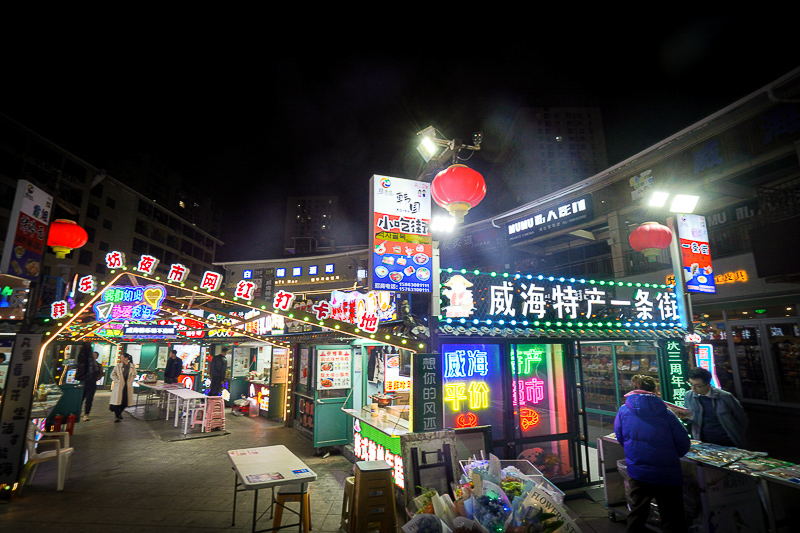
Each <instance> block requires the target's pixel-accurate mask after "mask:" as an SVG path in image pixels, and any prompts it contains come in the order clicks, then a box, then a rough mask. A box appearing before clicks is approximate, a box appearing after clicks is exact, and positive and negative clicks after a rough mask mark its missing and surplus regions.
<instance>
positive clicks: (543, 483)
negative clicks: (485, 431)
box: [459, 459, 564, 505]
mask: <svg viewBox="0 0 800 533" xmlns="http://www.w3.org/2000/svg"><path fill="white" fill-rule="evenodd" d="M459 463H460V465H461V470H463V471H464V474H466V475H467V477H469V475H470V472H471V471H472V469H473V468H474V467H476V466H480V467H484V468H485V467H487V466H488V465H489V460H488V459H483V460H477V461H473V460H470V461H459ZM509 466H513V467H515V468H516V469H517V470H519V471H520V472H522V474H523V475H524V476H525V478H526V479H527V480H529V481H533V483H534V484H535V485H536V486H537V487H539V488H541V489H542V490H543V491H544V492H546V493H547V494H549V495H550V497H551V498H553V499H554V500H555V501H556V502H558V504H559V505H563V504H564V493H563V492H562V491H561V489H559V488H558V487H556V486H555V485H553V483H551V482H550V480H549V479H547V478H546V477H544V475H543V474H542V472H541V471H540V470H539V469H538V468H536V467H535V466H533V463H531V462H530V461H527V460H525V459H517V460H513V459H509V460H502V459H501V460H500V469H501V470H505V469H506V468H507V467H509Z"/></svg>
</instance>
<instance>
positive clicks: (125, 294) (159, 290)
mask: <svg viewBox="0 0 800 533" xmlns="http://www.w3.org/2000/svg"><path fill="white" fill-rule="evenodd" d="M166 297H167V291H166V289H165V288H164V286H163V285H147V286H144V287H138V286H117V287H109V288H108V289H106V290H105V291H104V292H103V297H102V298H101V299H100V301H98V302H96V303H95V304H94V311H95V315H96V316H97V320H98V321H100V322H107V321H109V320H140V321H148V320H153V319H154V318H155V317H156V314H157V313H158V312H159V310H160V309H161V304H162V303H163V302H164V299H165V298H166Z"/></svg>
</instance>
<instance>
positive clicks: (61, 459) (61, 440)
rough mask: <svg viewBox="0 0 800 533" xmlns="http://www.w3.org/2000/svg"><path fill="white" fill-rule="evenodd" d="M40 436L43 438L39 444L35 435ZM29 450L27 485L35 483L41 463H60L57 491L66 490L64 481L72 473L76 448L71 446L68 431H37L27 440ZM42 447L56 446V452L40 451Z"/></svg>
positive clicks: (24, 474)
mask: <svg viewBox="0 0 800 533" xmlns="http://www.w3.org/2000/svg"><path fill="white" fill-rule="evenodd" d="M36 434H39V435H41V436H42V438H41V439H40V440H39V441H38V442H37V441H36V438H35V435H36ZM25 440H26V446H27V448H28V462H27V463H25V471H24V473H23V479H24V480H25V483H29V482H30V481H33V476H34V475H35V474H36V469H37V468H38V467H39V464H40V463H44V462H47V461H58V465H57V466H58V485H57V489H56V490H64V480H65V479H66V478H67V477H69V475H70V474H71V473H72V456H73V453H74V452H75V449H74V448H71V447H70V445H69V433H68V432H66V431H49V432H44V433H42V432H40V431H38V430H35V433H34V435H33V436H29V437H27V438H26V439H25ZM40 446H55V449H54V450H45V451H38V448H39V447H40Z"/></svg>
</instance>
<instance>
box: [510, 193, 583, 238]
mask: <svg viewBox="0 0 800 533" xmlns="http://www.w3.org/2000/svg"><path fill="white" fill-rule="evenodd" d="M592 218H594V207H593V204H592V196H591V195H590V194H587V195H586V196H581V197H580V198H576V199H575V200H570V201H568V202H564V203H563V204H560V205H556V206H553V207H548V208H547V209H543V210H542V211H540V212H538V213H534V214H532V215H527V216H525V217H524V218H521V219H518V220H514V221H513V222H509V223H507V224H506V235H507V236H508V240H509V241H517V240H519V239H522V238H523V237H528V236H531V235H533V236H538V235H544V234H546V233H550V232H553V231H557V230H561V229H564V228H568V227H570V226H575V225H577V224H580V223H582V222H586V221H588V220H591V219H592Z"/></svg>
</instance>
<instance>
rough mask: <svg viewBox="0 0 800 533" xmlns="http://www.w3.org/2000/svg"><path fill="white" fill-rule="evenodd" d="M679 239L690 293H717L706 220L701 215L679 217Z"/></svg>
mask: <svg viewBox="0 0 800 533" xmlns="http://www.w3.org/2000/svg"><path fill="white" fill-rule="evenodd" d="M678 239H679V243H680V247H681V256H682V258H683V271H684V274H685V277H686V290H687V291H688V292H705V293H710V294H714V293H716V292H717V288H716V285H715V284H714V269H713V268H711V251H710V249H709V245H708V228H707V227H706V218H705V217H704V216H701V215H683V214H679V215H678Z"/></svg>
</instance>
